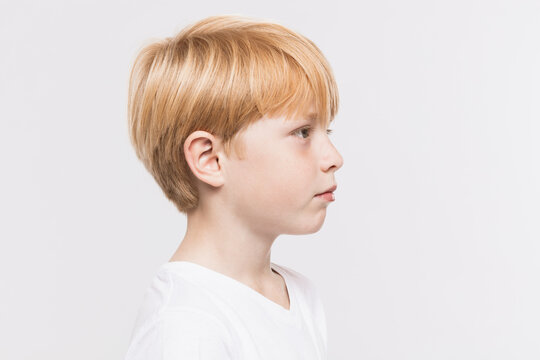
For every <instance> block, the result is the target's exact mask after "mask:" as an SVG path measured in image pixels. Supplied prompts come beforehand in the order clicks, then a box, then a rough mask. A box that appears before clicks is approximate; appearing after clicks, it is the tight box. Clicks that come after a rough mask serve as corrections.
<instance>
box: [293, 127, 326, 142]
mask: <svg viewBox="0 0 540 360" xmlns="http://www.w3.org/2000/svg"><path fill="white" fill-rule="evenodd" d="M303 131H305V132H307V134H306V137H303V136H302V139H306V138H307V137H308V136H309V134H310V133H311V126H307V127H303V128H301V129H298V130H296V131H295V132H294V133H293V134H299V133H301V132H303ZM333 131H334V130H332V129H326V133H327V134H328V135H330V134H332V132H333Z"/></svg>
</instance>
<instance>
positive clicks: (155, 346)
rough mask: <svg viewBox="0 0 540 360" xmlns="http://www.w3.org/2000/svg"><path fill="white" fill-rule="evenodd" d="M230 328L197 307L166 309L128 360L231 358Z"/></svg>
mask: <svg viewBox="0 0 540 360" xmlns="http://www.w3.org/2000/svg"><path fill="white" fill-rule="evenodd" d="M230 343H231V341H230V335H229V333H228V331H227V328H226V327H225V326H224V325H223V324H222V323H221V322H220V321H219V320H218V319H217V318H215V317H214V316H213V315H211V314H207V313H205V312H203V311H201V310H198V309H191V308H182V309H167V310H165V311H164V312H163V313H161V314H160V316H159V319H158V320H157V321H156V322H155V323H154V325H153V326H152V327H151V328H150V329H149V330H148V331H147V332H146V336H144V339H141V341H140V342H138V343H137V344H136V345H135V346H134V348H132V349H130V351H129V356H127V357H126V360H127V359H129V360H232V359H233V355H232V353H233V349H232V348H231V345H230Z"/></svg>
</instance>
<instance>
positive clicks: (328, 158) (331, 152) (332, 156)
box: [321, 139, 343, 172]
mask: <svg viewBox="0 0 540 360" xmlns="http://www.w3.org/2000/svg"><path fill="white" fill-rule="evenodd" d="M342 166H343V156H341V154H340V153H339V151H337V149H336V147H335V146H334V144H332V142H331V141H330V139H327V146H326V147H325V150H324V156H323V158H322V162H321V169H322V170H323V171H324V172H327V171H329V170H330V169H332V168H333V169H334V171H337V170H339V169H340V168H341V167H342Z"/></svg>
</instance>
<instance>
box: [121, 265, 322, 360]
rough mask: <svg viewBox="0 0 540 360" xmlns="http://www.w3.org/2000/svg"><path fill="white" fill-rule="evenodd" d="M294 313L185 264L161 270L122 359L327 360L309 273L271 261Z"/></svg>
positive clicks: (224, 278)
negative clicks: (285, 288) (284, 284)
mask: <svg viewBox="0 0 540 360" xmlns="http://www.w3.org/2000/svg"><path fill="white" fill-rule="evenodd" d="M270 264H271V268H272V269H274V271H276V272H277V273H279V274H280V275H281V276H282V277H283V279H284V280H285V283H286V285H287V291H288V293H289V299H290V309H289V310H287V309H285V308H284V307H283V306H281V305H279V304H278V303H276V302H273V301H272V300H270V299H268V298H267V297H265V296H263V295H262V294H260V293H259V292H257V291H256V290H254V289H252V288H251V287H249V286H247V285H245V284H243V283H242V282H240V281H237V280H235V279H233V278H231V277H229V276H226V275H224V274H221V273H219V272H216V271H214V270H211V269H209V268H207V267H204V266H202V265H199V264H195V263H192V262H188V261H173V262H167V263H165V264H163V265H162V266H161V267H160V268H159V269H158V271H157V273H156V274H155V276H154V278H153V280H152V283H151V285H150V286H149V288H148V289H147V290H146V293H145V296H144V300H143V303H142V306H141V307H140V310H139V314H138V316H137V319H136V322H135V327H134V329H133V332H132V335H131V343H130V346H129V349H128V351H127V354H126V357H125V360H173V359H174V360H210V359H212V360H217V359H219V360H259V359H261V360H262V359H272V360H293V359H294V360H300V359H305V360H326V359H327V333H326V318H325V312H324V308H323V304H322V302H321V298H320V295H319V293H318V290H317V289H316V287H315V286H314V284H313V283H312V282H311V280H309V279H308V278H307V277H305V276H304V275H302V274H300V273H298V272H296V271H294V270H292V269H290V268H288V267H285V266H281V265H277V264H274V263H272V262H271V263H270Z"/></svg>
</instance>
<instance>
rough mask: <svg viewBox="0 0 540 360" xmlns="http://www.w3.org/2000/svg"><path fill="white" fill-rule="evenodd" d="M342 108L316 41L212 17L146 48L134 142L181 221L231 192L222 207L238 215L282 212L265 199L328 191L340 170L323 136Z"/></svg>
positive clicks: (134, 76)
mask: <svg viewBox="0 0 540 360" xmlns="http://www.w3.org/2000/svg"><path fill="white" fill-rule="evenodd" d="M337 109H338V90H337V86H336V82H335V80H334V77H333V74H332V70H331V68H330V66H329V64H328V62H327V60H326V59H325V57H324V56H323V54H322V53H321V51H320V50H319V49H318V48H317V46H316V45H315V44H314V43H313V42H312V41H310V40H309V39H307V38H305V37H304V36H302V35H300V34H298V33H295V32H293V31H291V30H289V29H287V28H285V27H283V26H281V25H278V24H274V23H269V22H262V21H258V20H253V19H249V18H245V17H240V16H213V17H209V18H206V19H203V20H201V21H199V22H197V23H195V24H193V25H191V26H189V27H187V28H184V29H183V30H182V31H181V32H180V33H179V34H178V35H176V36H174V37H171V38H166V39H163V40H159V41H156V42H153V43H151V44H149V45H147V46H146V47H144V48H143V49H142V51H141V52H140V53H139V55H138V56H137V58H136V60H135V64H134V66H133V69H132V72H131V78H130V84H129V101H128V115H129V126H130V129H129V130H130V138H131V142H132V144H133V146H134V147H135V150H136V153H137V156H138V158H139V159H140V160H141V161H142V162H143V164H144V165H145V167H146V168H147V170H148V171H149V172H150V173H151V174H152V176H153V177H154V178H155V180H156V181H157V183H158V184H159V186H160V187H161V189H162V190H163V192H164V193H165V195H166V196H167V198H168V199H169V200H171V201H172V202H173V203H174V204H175V206H176V207H177V209H178V210H179V211H180V212H184V213H189V212H191V211H192V210H195V209H196V208H197V207H199V205H200V202H201V200H203V199H202V197H204V196H206V195H205V194H207V195H208V196H213V195H215V193H216V191H219V189H220V188H222V186H221V185H224V184H227V185H226V186H225V187H226V188H227V190H226V191H224V192H223V194H221V198H220V200H219V201H220V202H221V203H222V204H224V203H226V204H228V205H230V207H231V210H233V209H234V207H235V206H236V207H243V206H245V205H247V203H251V204H252V206H254V207H259V208H260V207H263V209H264V208H266V211H270V212H271V211H274V210H275V211H278V208H279V206H278V205H279V204H276V208H275V209H272V205H271V204H269V203H268V201H270V202H272V201H273V202H277V201H279V199H281V200H282V201H284V202H286V201H288V200H291V196H292V197H293V198H294V197H296V198H298V196H299V195H298V194H295V193H294V192H297V191H298V190H303V191H304V196H305V195H306V193H310V192H311V190H316V191H315V193H318V192H323V191H325V190H326V189H327V188H328V187H329V186H331V185H333V184H335V180H334V178H333V172H334V171H335V170H337V168H339V167H340V166H341V163H342V158H341V156H340V155H339V154H338V153H337V151H336V150H335V148H334V147H333V146H332V144H331V142H330V141H329V139H328V137H327V136H326V134H327V132H326V131H327V126H328V124H329V123H330V122H331V121H332V120H333V119H334V117H335V115H336V113H337ZM309 120H311V121H309ZM306 125H311V130H309V129H307V128H306ZM300 128H302V129H300ZM294 130H296V131H294ZM293 131H294V135H291V134H293ZM299 134H306V135H307V136H306V137H305V138H304V136H302V135H299ZM321 134H324V135H321ZM233 154H235V155H237V156H236V157H235V156H232V155H233ZM280 184H281V185H280ZM225 187H223V188H225ZM277 191H280V193H276V192H277ZM315 193H313V194H312V195H314V194H315ZM261 194H262V195H261ZM253 196H258V197H255V198H253ZM242 199H244V200H245V202H242ZM257 199H258V200H260V202H259V203H257ZM306 199H307V198H306ZM235 201H240V202H237V203H235ZM311 201H315V202H317V201H318V202H319V204H318V205H310V206H319V208H323V206H321V200H319V199H313V198H311ZM246 202H247V203H246ZM299 206H302V207H305V206H308V205H307V204H303V205H302V204H300V203H298V204H296V207H297V208H296V210H299V209H298V207H299ZM282 209H283V207H282ZM289 215H290V214H289Z"/></svg>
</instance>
